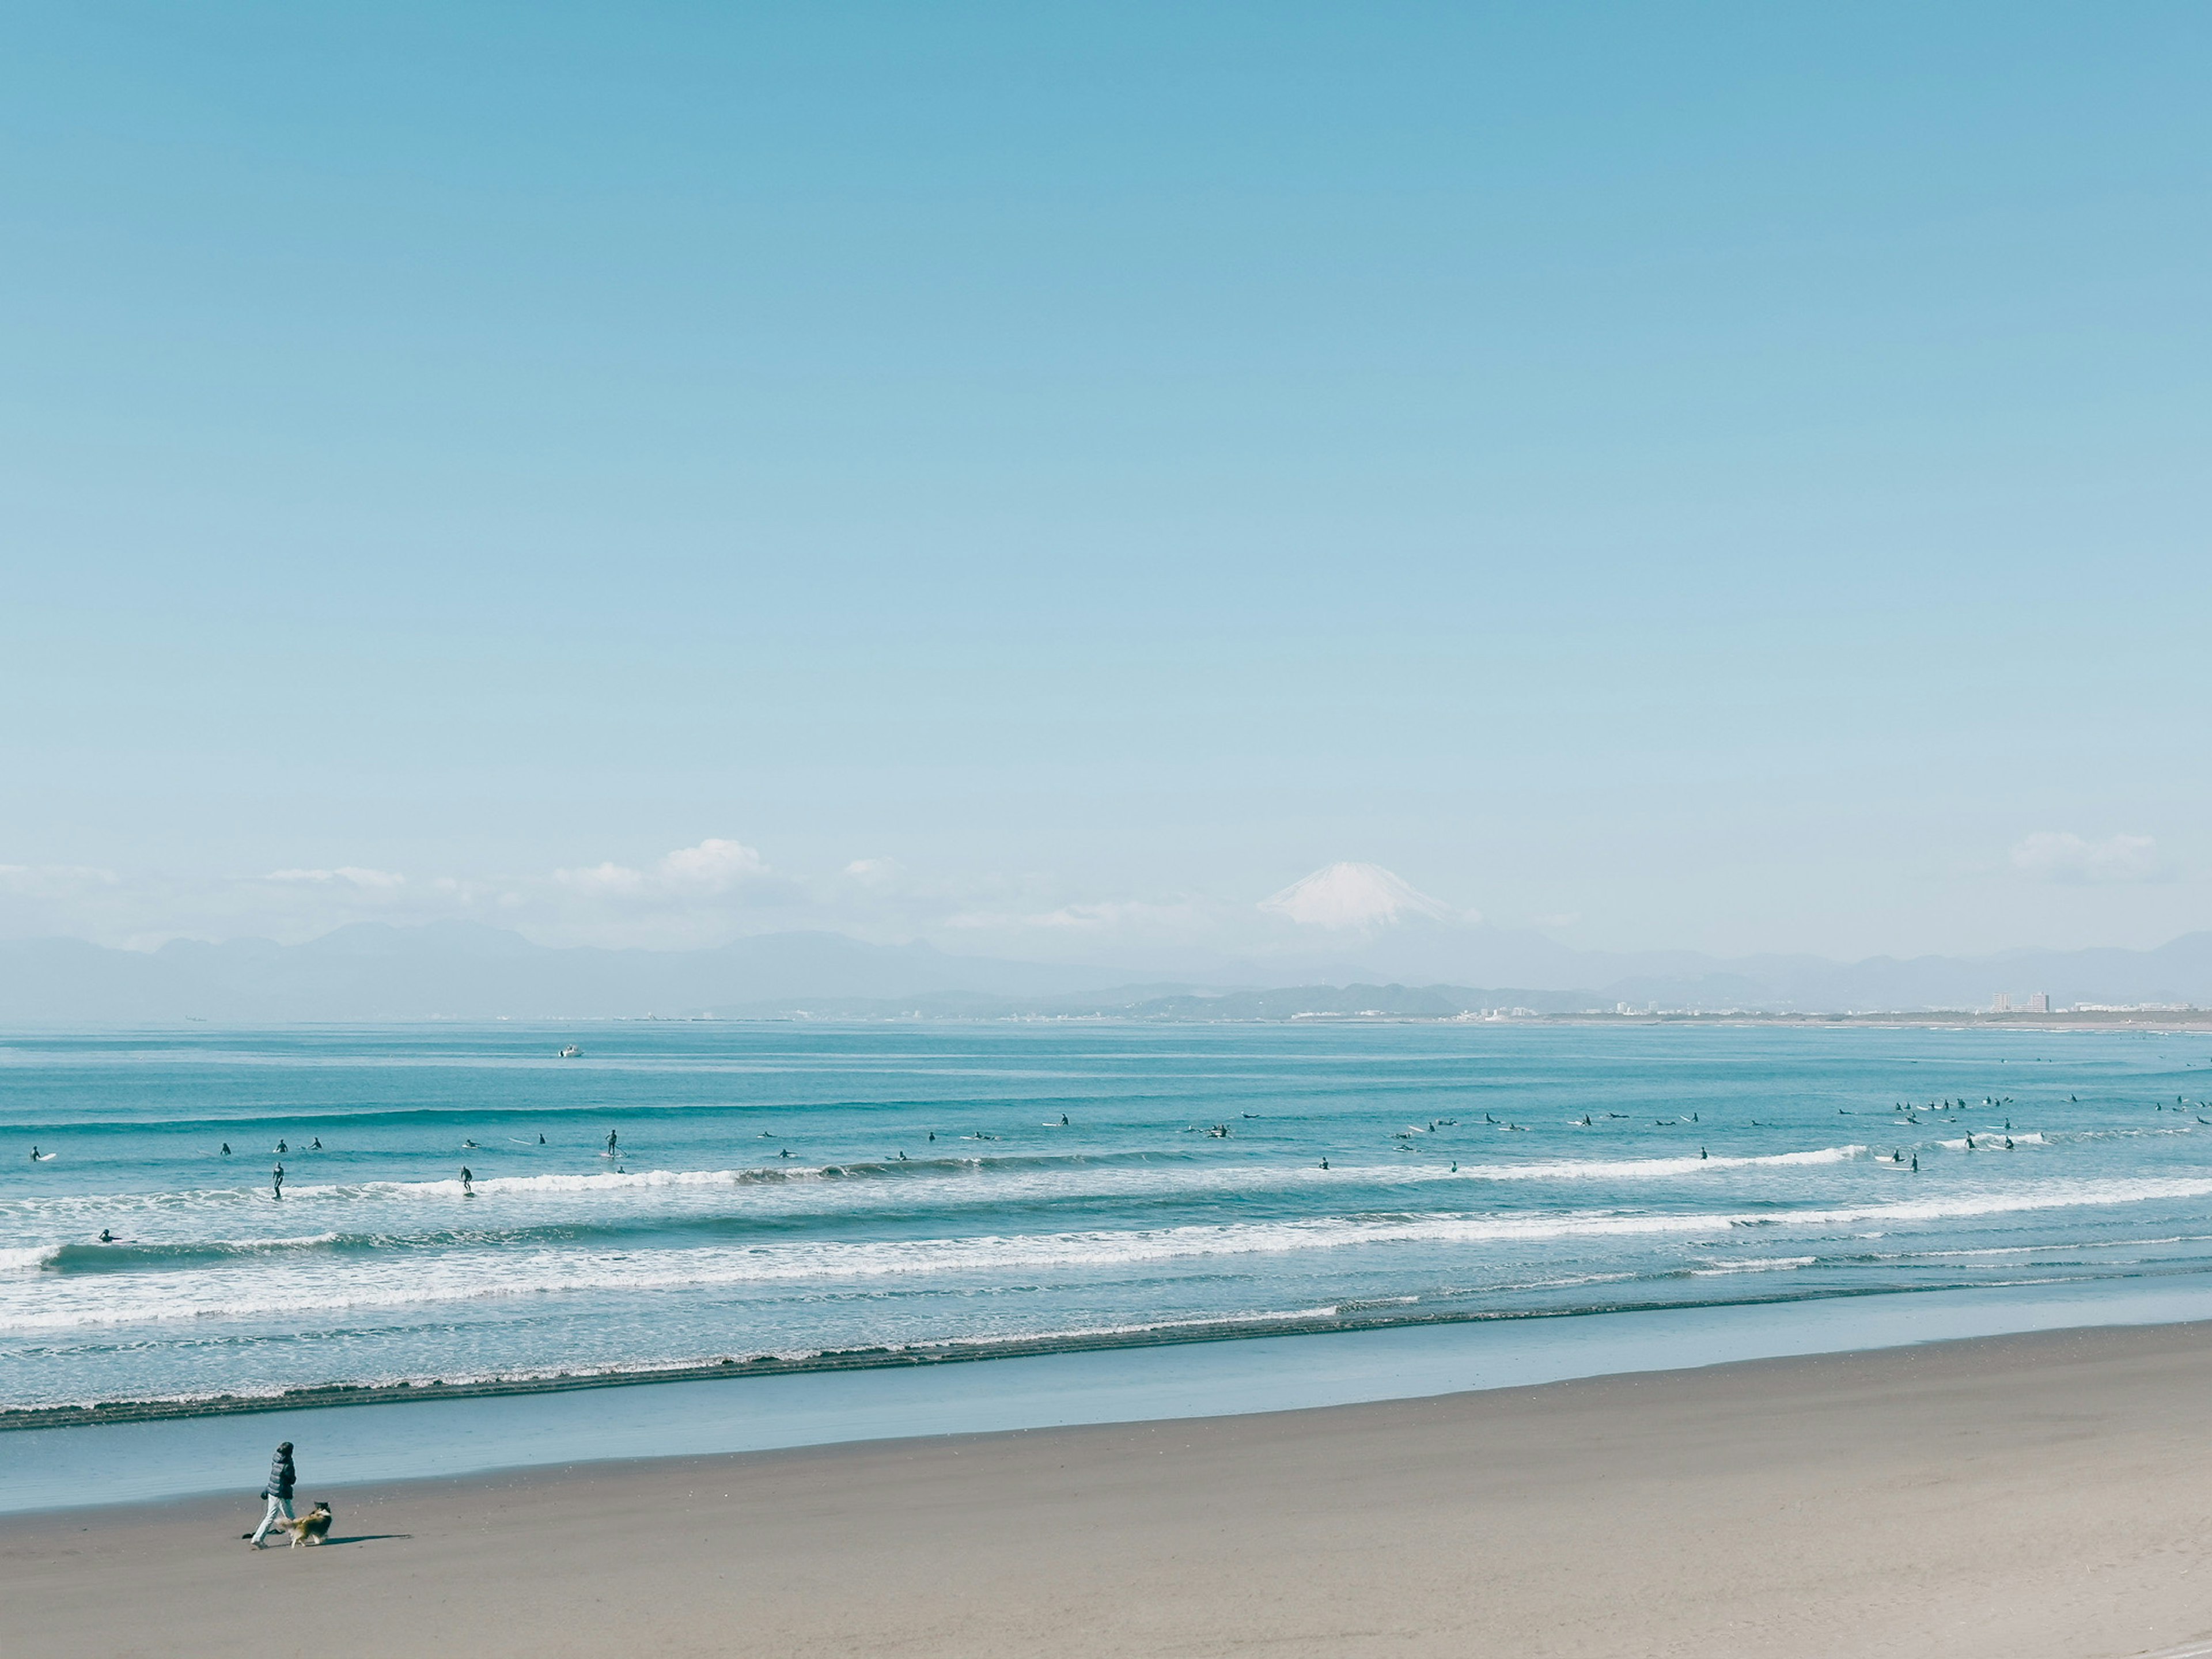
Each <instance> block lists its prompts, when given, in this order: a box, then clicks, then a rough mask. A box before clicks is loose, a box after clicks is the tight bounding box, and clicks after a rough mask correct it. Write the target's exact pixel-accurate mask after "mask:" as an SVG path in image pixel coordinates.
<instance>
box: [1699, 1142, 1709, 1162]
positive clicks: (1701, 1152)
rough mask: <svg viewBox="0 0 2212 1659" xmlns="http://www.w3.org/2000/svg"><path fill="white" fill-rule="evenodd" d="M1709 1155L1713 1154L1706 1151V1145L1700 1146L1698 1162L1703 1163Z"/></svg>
mask: <svg viewBox="0 0 2212 1659" xmlns="http://www.w3.org/2000/svg"><path fill="white" fill-rule="evenodd" d="M1709 1156H1711V1154H1709V1153H1708V1152H1706V1151H1705V1148H1704V1147H1702V1146H1700V1147H1699V1148H1698V1160H1699V1162H1700V1163H1703V1162H1704V1161H1705V1158H1708V1157H1709Z"/></svg>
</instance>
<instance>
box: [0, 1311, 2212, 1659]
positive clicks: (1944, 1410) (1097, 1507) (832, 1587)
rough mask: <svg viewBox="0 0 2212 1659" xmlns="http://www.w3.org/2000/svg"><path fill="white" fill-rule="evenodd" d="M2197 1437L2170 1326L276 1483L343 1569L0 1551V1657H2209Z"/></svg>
mask: <svg viewBox="0 0 2212 1659" xmlns="http://www.w3.org/2000/svg"><path fill="white" fill-rule="evenodd" d="M730 1386H731V1389H732V1394H733V1396H734V1395H736V1394H737V1391H738V1390H740V1389H743V1388H744V1384H743V1383H732V1384H731V1385H730ZM2207 1407H2212V1327H2207V1326H2164V1327H2154V1328H2130V1329H2103V1330H2087V1331H2069V1332H2057V1333H2049V1334H2041V1335H2035V1336H2025V1337H2008V1338H1999V1339H1992V1340H1981V1341H1972V1342H1959V1343H1949V1344H1943V1345H1939V1346H1925V1347H1918V1348H1906V1349H1894V1350H1888V1351H1884V1352H1873V1353H1863V1354H1851V1355H1844V1356H1838V1357H1832V1358H1810V1359H1790V1360H1768V1361H1759V1362H1756V1363H1753V1364H1738V1365H1729V1366H1723V1367H1717V1368H1714V1369H1711V1370H1690V1371H1674V1372H1667V1373H1662V1374H1655V1375H1646V1376H1619V1377H1604V1378H1598V1379H1595V1380H1592V1381H1588V1382H1577V1383H1553V1384H1550V1385H1547V1386H1545V1387H1541V1388H1531V1389H1510V1390H1502V1391H1498V1392H1494V1393H1482V1394H1467V1395H1450V1396H1447V1397H1445V1398H1442V1399H1434V1400H1419V1401H1395V1402H1389V1403H1385V1404H1379V1405H1362V1406H1346V1407H1333V1408H1330V1409H1327V1410H1322V1411H1310V1412H1293V1413H1279V1414H1274V1415H1269V1416H1261V1417H1236V1418H1212V1419H1198V1420H1193V1421H1185V1422H1172V1423H1155V1424H1139V1425H1124V1426H1115V1427H1106V1428H1080V1429H1068V1430H1057V1431H1050V1432H1041V1433H1028V1434H1007V1435H993V1436H980V1437H965V1438H957V1439H942V1440H926V1441H907V1442H893V1443H874V1444H870V1445H860V1446H841V1447H829V1448H822V1449H809V1450H803V1451H795V1452H777V1453H762V1454H751V1455H739V1456H725V1457H711V1458H671V1459H668V1460H665V1461H659V1462H631V1463H606V1464H580V1465H575V1466H572V1467H569V1468H556V1469H546V1470H536V1471H529V1472H525V1473H518V1474H505V1475H489V1476H480V1477H472V1478H467V1479H457V1480H429V1481H416V1482H410V1483H407V1484H404V1485H399V1486H385V1487H380V1488H375V1489H363V1490H360V1491H343V1490H333V1491H329V1492H325V1490H324V1489H323V1488H322V1487H320V1486H318V1485H317V1484H316V1483H315V1481H314V1480H313V1468H314V1448H313V1446H312V1445H302V1446H301V1449H300V1462H301V1468H302V1469H303V1470H304V1471H306V1473H307V1480H306V1481H305V1484H304V1485H303V1486H301V1496H302V1497H303V1498H316V1497H325V1496H327V1497H329V1498H331V1499H332V1500H333V1502H334V1504H335V1506H336V1508H337V1518H338V1526H337V1531H336V1534H335V1536H336V1537H337V1538H339V1539H342V1540H344V1542H343V1543H340V1544H338V1545H337V1547H329V1548H325V1549H321V1550H276V1551H269V1552H265V1553H254V1552H252V1551H250V1550H248V1549H247V1548H246V1546H245V1545H243V1544H241V1543H240V1542H239V1541H238V1538H239V1534H240V1533H241V1532H242V1531H244V1530H246V1528H248V1527H249V1526H250V1525H251V1524H252V1522H253V1521H254V1520H255V1519H256V1516H257V1512H258V1508H259V1505H258V1504H257V1503H254V1502H253V1501H252V1499H251V1498H250V1496H248V1497H247V1498H244V1499H243V1500H238V1499H233V1500H226V1501H222V1502H210V1501H205V1500H196V1501H192V1502H188V1503H180V1504H160V1505H147V1506H143V1507H137V1508H130V1509H122V1510H77V1511H70V1512H54V1513H49V1514H46V1515H40V1516H19V1517H15V1518H12V1519H6V1520H0V1653H4V1654H5V1655H6V1656H7V1659H45V1656H49V1655H52V1656H63V1655H66V1656H70V1659H84V1656H125V1655H137V1654H144V1655H163V1656H172V1655H175V1656H192V1655H200V1654H209V1655H213V1654H224V1655H234V1654H239V1653H246V1652H255V1651H258V1652H272V1651H274V1652H283V1653H298V1654H306V1655H313V1656H315V1659H349V1656H355V1655H377V1656H384V1655H400V1654H410V1655H411V1654H424V1655H440V1656H443V1655H453V1656H459V1659H500V1656H507V1655H525V1654H526V1655H532V1656H553V1655H571V1654H574V1655H582V1654H591V1655H602V1654H622V1655H633V1654H635V1655H641V1656H689V1655H708V1654H712V1655H726V1654H732V1655H734V1654H744V1655H800V1656H815V1655H819V1656H832V1655H834V1656H847V1655H875V1654H885V1655H902V1656H907V1655H945V1656H962V1659H993V1656H1001V1655H1004V1656H1015V1655H1019V1656H1045V1655H1052V1656H1060V1655H1075V1656H1084V1655H1109V1654H1112V1655H1146V1656H1151V1655H1211V1654H1246V1653H1252V1654H1267V1655H1298V1656H1304V1655H1312V1656H1357V1655H1370V1654H1372V1655H1392V1656H1427V1655H1451V1656H1481V1655H1493V1654H1494V1655H1513V1656H1534V1655H1590V1656H1598V1655H1602V1656H1606V1659H1633V1656H1647V1655H1675V1654H1680V1655H1698V1656H1735V1655H1742V1656H1753V1655H1756V1656H1760V1659H1775V1656H1806V1659H1849V1656H1857V1655H1899V1656H1902V1655H1942V1656H1953V1659H1971V1656H1982V1655H1987V1656H1990V1659H1997V1656H2003V1659H2106V1656H2111V1659H2119V1656H2123V1655H2133V1654H2140V1653H2144V1652H2148V1651H2154V1650H2165V1649H2167V1648H2172V1647H2187V1646H2193V1645H2194V1644H2197V1643H2198V1642H2204V1643H2207V1644H2212V1568H2208V1547H2207V1535H2206V1534H2207V1525H2208V1517H2207V1514H2206V1510H2207V1507H2208V1503H2212V1415H2208V1412H2207ZM5 1457H6V1447H5V1445H4V1437H0V1470H4V1466H5ZM257 1473H258V1472H257V1471H254V1470H246V1471H242V1472H241V1480H240V1486H241V1487H242V1488H243V1489H244V1490H245V1492H246V1493H248V1494H250V1493H251V1492H252V1487H253V1486H254V1484H255V1481H254V1479H253V1477H254V1476H255V1475H256V1474H257ZM2205 1651H2206V1652H2207V1653H2208V1654H2212V1645H2208V1646H2207V1647H2206V1649H2205Z"/></svg>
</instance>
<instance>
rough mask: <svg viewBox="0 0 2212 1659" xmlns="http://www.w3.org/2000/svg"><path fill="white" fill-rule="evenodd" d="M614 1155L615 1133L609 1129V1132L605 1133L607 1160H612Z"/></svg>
mask: <svg viewBox="0 0 2212 1659" xmlns="http://www.w3.org/2000/svg"><path fill="white" fill-rule="evenodd" d="M614 1155H615V1132H614V1131H613V1130H612V1129H610V1130H608V1131H607V1156H608V1157H609V1158H612V1157H613V1156H614Z"/></svg>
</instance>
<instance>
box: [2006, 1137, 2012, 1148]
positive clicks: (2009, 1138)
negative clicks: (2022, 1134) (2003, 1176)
mask: <svg viewBox="0 0 2212 1659" xmlns="http://www.w3.org/2000/svg"><path fill="white" fill-rule="evenodd" d="M2011 1150H2012V1137H2011V1136H2010V1135H2007V1136H2006V1137H2005V1151H2007V1152H2010V1151H2011Z"/></svg>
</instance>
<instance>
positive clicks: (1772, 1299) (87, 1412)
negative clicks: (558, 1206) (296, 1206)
mask: <svg viewBox="0 0 2212 1659" xmlns="http://www.w3.org/2000/svg"><path fill="white" fill-rule="evenodd" d="M2150 1276H2151V1275H2139V1276H2137V1278H2138V1279H2140V1278H2147V1277H2150ZM2166 1276H2168V1277H2173V1278H2185V1277H2191V1276H2193V1275H2191V1274H2187V1273H2174V1274H2171V1275H2166ZM2031 1282H2033V1283H2040V1281H2031ZM2069 1283H2073V1284H2078V1285H2107V1284H2110V1283H2112V1281H2110V1280H2104V1279H2076V1280H2071V1281H2069ZM1962 1288H1963V1287H1960V1286H1957V1285H1928V1286H1916V1287H1910V1288H1891V1287H1884V1288H1869V1289H1865V1290H1833V1291H1814V1292H1811V1293H1805V1292H1797V1293H1777V1294H1775V1295H1772V1296H1747V1297H1731V1298H1730V1299H1729V1300H1727V1301H1725V1302H1722V1301H1701V1300H1692V1299H1687V1298H1685V1299H1682V1300H1677V1301H1652V1302H1625V1303H1620V1304H1615V1305H1612V1306H1604V1307H1577V1308H1559V1309H1550V1308H1532V1309H1481V1310H1468V1311H1466V1312H1449V1313H1447V1312H1437V1313H1376V1314H1374V1315H1371V1316H1370V1315H1360V1314H1355V1315H1352V1316H1349V1317H1343V1316H1339V1317H1328V1316H1310V1317H1299V1316H1285V1317H1280V1318H1262V1319H1251V1320H1203V1321H1194V1322H1190V1323H1188V1324H1177V1325H1161V1326H1153V1327H1147V1328H1141V1329H1138V1330H1131V1331H1100V1332H1096V1333H1091V1332H1073V1333H1068V1334H1060V1335H1046V1336H1034V1337H1006V1338H1001V1339H996V1340H980V1339H979V1340H974V1341H963V1342H948V1343H941V1344H915V1345H914V1346H908V1347H903V1348H845V1349H830V1350H824V1351H823V1352H817V1353H811V1354H795V1355H780V1354H759V1355H754V1356H750V1357H749V1358H744V1359H738V1358H717V1359H713V1360H708V1361H705V1362H702V1363H700V1364H678V1365H662V1366H642V1367H636V1368H631V1369H622V1370H604V1371H577V1372H559V1373H556V1374H555V1375H553V1376H513V1377H496V1376H495V1377H484V1378H481V1379H475V1380H471V1381H467V1382H460V1383H445V1382H438V1381H432V1382H426V1383H416V1382H405V1383H316V1384H312V1385H309V1386H307V1387H302V1388H295V1389H284V1390H283V1391H282V1392H279V1393H276V1394H268V1395H209V1396H205V1397H203V1398H197V1399H186V1400H161V1399H154V1400H118V1401H102V1402H100V1403H99V1404H96V1405H90V1406H10V1407H0V1433H8V1432H10V1431H14V1432H28V1431H36V1430H42V1429H68V1428H91V1427H97V1426H100V1425H106V1424H114V1423H160V1422H171V1421H179V1420H185V1419H195V1418H204V1417H238V1416H246V1415H250V1414H254V1413H265V1412H291V1411H323V1410H328V1409H333V1408H337V1407H348V1406H390V1405H403V1404H410V1403H414V1402H418V1401H434V1400H489V1399H504V1398H507V1397H508V1396H521V1395H544V1394H567V1393H572V1392H576V1391H579V1390H582V1389H616V1388H645V1387H651V1386H653V1385H655V1384H660V1383H707V1382H714V1383H738V1382H743V1381H745V1380H746V1379H748V1378H754V1377H767V1376H812V1375H816V1374H818V1373H822V1372H831V1371H857V1370H905V1369H918V1368H922V1367H933V1366H939V1365H956V1364H981V1363H985V1362H987V1361H991V1360H999V1359H1026V1358H1041V1357H1043V1356H1046V1355H1052V1354H1089V1353H1114V1352H1121V1351H1122V1350H1125V1349H1135V1348H1161V1347H1177V1346H1184V1345H1186V1344H1196V1343H1203V1342H1236V1341H1247V1340H1249V1341H1263V1340H1267V1339H1268V1338H1271V1337H1285V1336H1335V1335H1353V1334H1359V1333H1363V1332H1370V1331H1386V1330H1401V1329H1409V1328H1424V1327H1429V1326H1438V1325H1487V1324H1511V1323H1518V1322H1523V1321H1528V1320H1540V1319H1541V1320H1551V1319H1560V1320H1566V1319H1604V1318H1609V1317H1612V1316H1615V1315H1619V1314H1638V1313H1654V1314H1668V1313H1686V1312H1692V1311H1695V1310H1702V1309H1709V1308H1771V1307H1784V1306H1792V1305H1795V1304H1801V1303H1802V1304H1810V1303H1820V1302H1840V1301H1848V1300H1857V1299H1860V1298H1864V1297H1921V1296H1941V1295H1948V1294H1954V1293H1956V1292H1958V1291H1960V1290H1961V1289H1962ZM1974 1288H1975V1289H1976V1290H1978V1291H1982V1292H1984V1293H1987V1292H1991V1291H2002V1290H2003V1289H2006V1288H2011V1287H2008V1286H2001V1285H1986V1286H1976V1287H1974Z"/></svg>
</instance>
